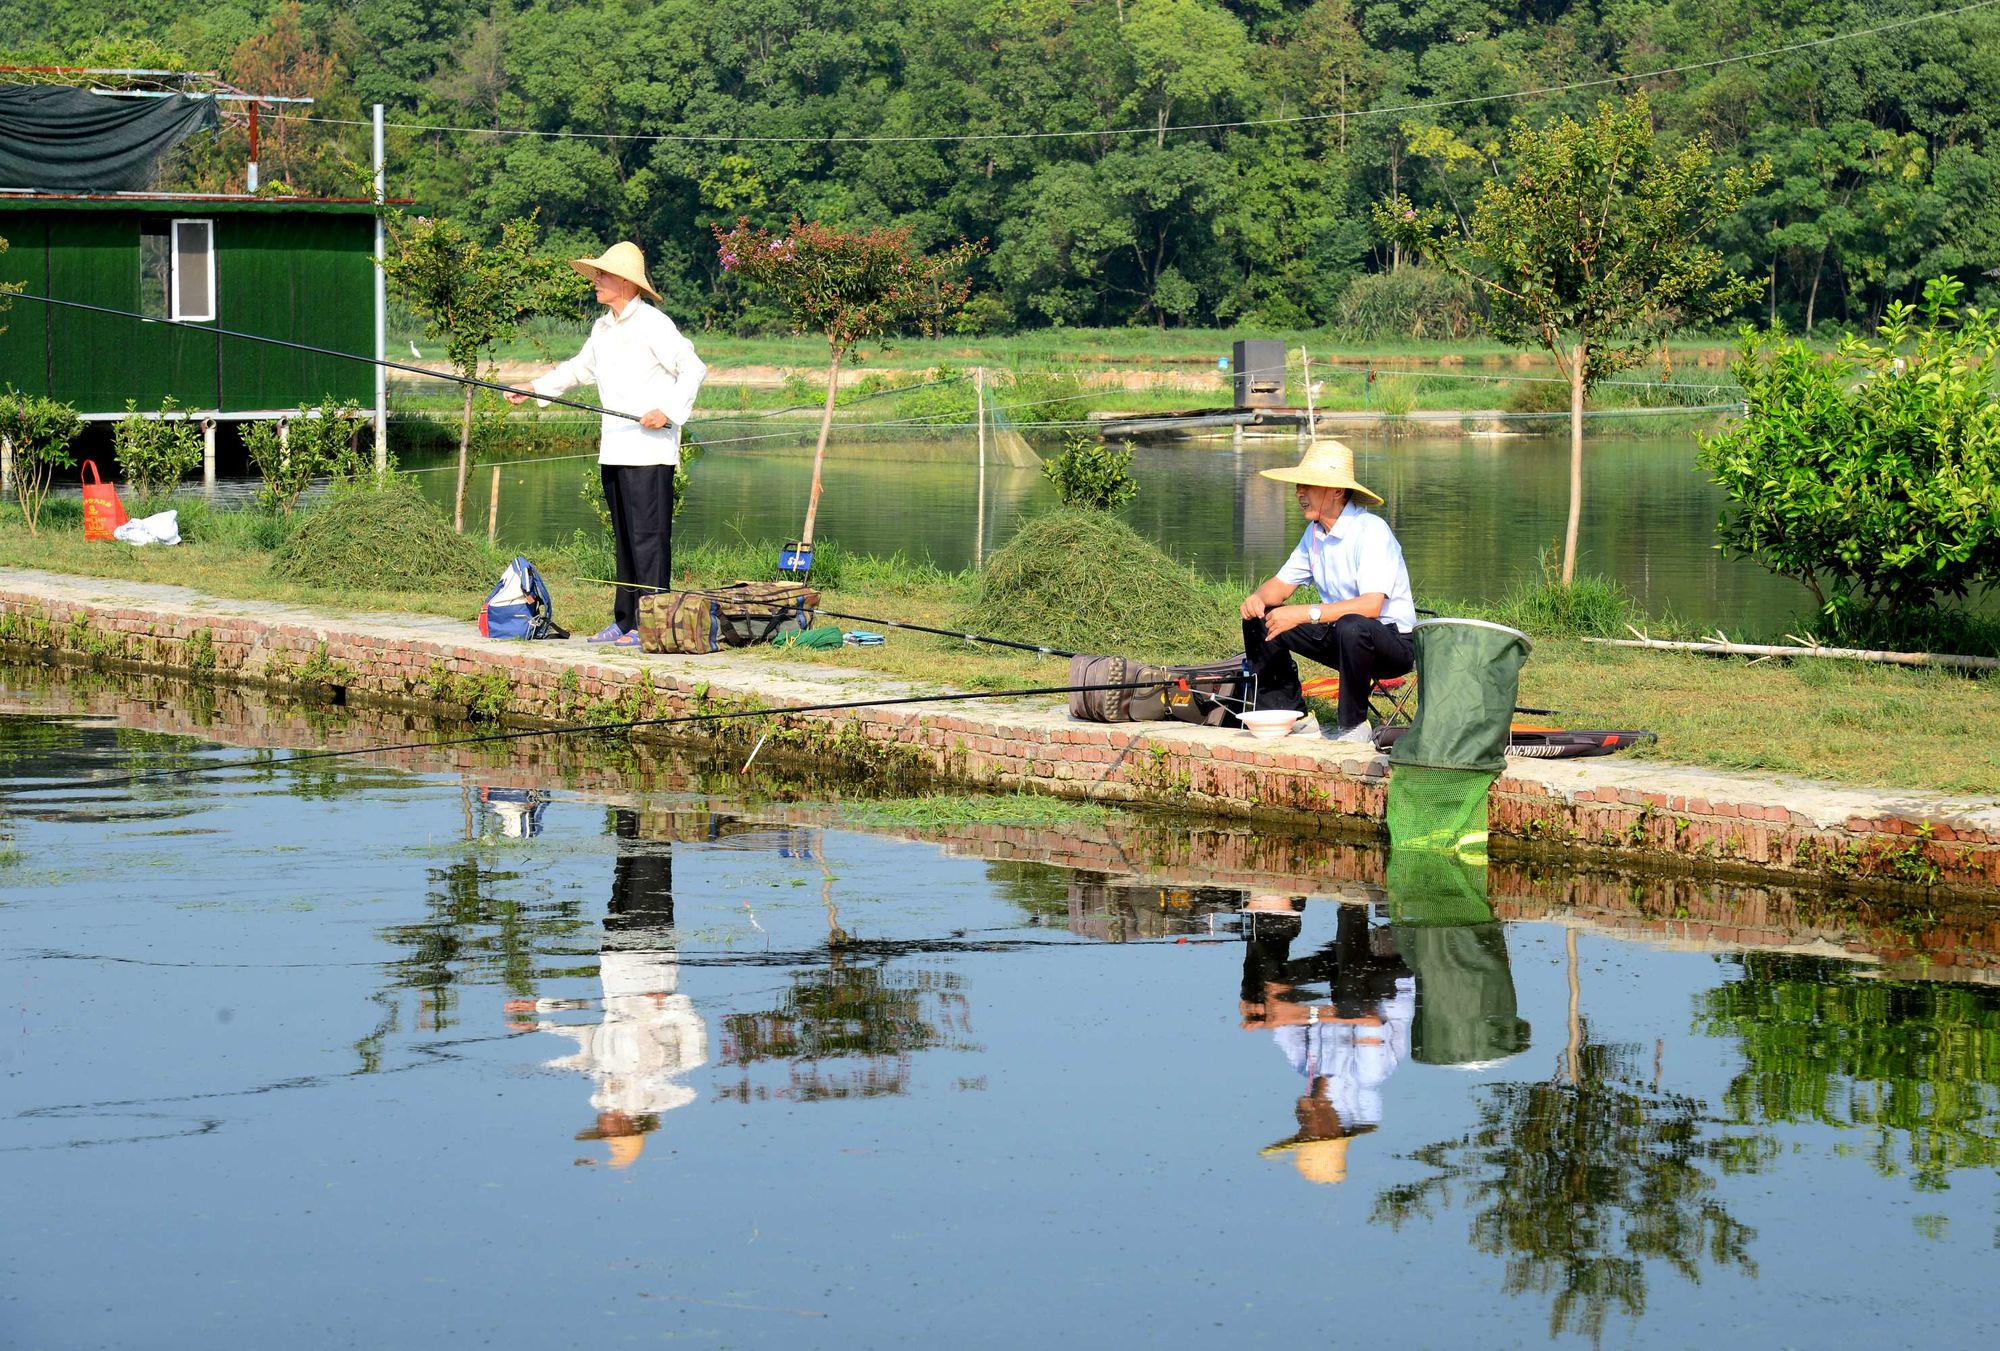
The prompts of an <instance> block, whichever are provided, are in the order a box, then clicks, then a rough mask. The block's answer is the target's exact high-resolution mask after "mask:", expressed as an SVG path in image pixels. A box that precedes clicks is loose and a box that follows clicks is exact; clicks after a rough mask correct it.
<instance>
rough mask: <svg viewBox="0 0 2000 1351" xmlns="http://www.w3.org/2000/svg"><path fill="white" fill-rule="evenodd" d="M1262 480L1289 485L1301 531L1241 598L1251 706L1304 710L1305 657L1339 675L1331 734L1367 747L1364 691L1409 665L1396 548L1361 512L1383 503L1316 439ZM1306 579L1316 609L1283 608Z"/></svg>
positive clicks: (1409, 621) (1330, 444)
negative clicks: (1253, 689)
mask: <svg viewBox="0 0 2000 1351" xmlns="http://www.w3.org/2000/svg"><path fill="white" fill-rule="evenodd" d="M1262 473H1263V475H1264V477H1265V478H1270V479H1277V480H1278V481H1279V482H1281V483H1290V484H1293V485H1295V487H1296V491H1297V495H1298V500H1299V510H1300V511H1302V512H1304V513H1305V517H1306V532H1305V534H1304V535H1303V536H1301V537H1300V539H1299V543H1298V547H1297V548H1295V549H1293V550H1292V556H1291V557H1290V558H1288V559H1286V560H1285V565H1284V566H1283V567H1281V568H1279V569H1278V571H1277V574H1276V575H1275V576H1273V577H1272V578H1271V580H1269V581H1268V582H1265V583H1264V584H1263V585H1262V586H1260V587H1258V588H1257V589H1256V590H1255V591H1252V592H1251V593H1250V594H1249V595H1248V596H1245V597H1244V598H1243V605H1242V614H1243V657H1244V664H1245V665H1246V666H1248V667H1249V669H1250V671H1251V673H1252V674H1253V675H1255V676H1256V677H1257V707H1259V708H1289V709H1296V710H1299V711H1301V712H1303V711H1304V709H1305V706H1306V703H1305V696H1304V695H1303V694H1302V693H1300V690H1299V668H1298V664H1297V663H1296V662H1294V661H1293V660H1292V654H1293V653H1297V654H1299V655H1300V656H1304V657H1311V658H1312V659H1313V660H1314V661H1318V662H1323V663H1325V664H1326V665H1328V666H1331V667H1333V668H1334V669H1335V670H1337V671H1339V672H1340V703H1339V706H1338V709H1339V711H1338V712H1337V714H1336V715H1335V719H1334V722H1335V726H1334V731H1333V735H1334V737H1335V738H1336V739H1338V740H1341V741H1367V740H1369V738H1370V735H1371V733H1370V729H1369V727H1368V690H1369V687H1370V686H1372V685H1373V684H1374V683H1375V682H1376V681H1377V680H1382V679H1386V678H1388V677H1390V676H1399V675H1403V674H1406V673H1407V672H1408V671H1409V669H1410V667H1411V666H1412V665H1413V664H1414V662H1415V660H1416V657H1415V652H1414V649H1413V648H1412V647H1411V645H1410V632H1411V630H1413V629H1414V628H1415V627H1416V624H1417V609H1416V603H1415V602H1414V601H1413V600H1412V599H1411V596H1410V574H1409V570H1408V569H1407V568H1405V567H1404V566H1403V547H1402V545H1400V544H1398V543H1397V542H1396V536H1395V532H1394V531H1392V530H1390V529H1389V523H1388V522H1387V521H1385V520H1383V519H1382V518H1381V517H1380V516H1376V515H1373V514H1371V513H1370V512H1368V511H1366V510H1364V505H1365V506H1375V507H1379V506H1381V505H1382V499H1381V498H1379V497H1377V496H1376V495H1375V494H1374V493H1372V492H1369V491H1368V489H1366V488H1364V487H1362V486H1361V485H1360V484H1359V483H1357V482H1356V481H1355V478H1354V452H1353V451H1351V450H1349V449H1348V448H1347V447H1346V446H1344V445H1342V444H1341V443H1340V442H1338V441H1334V440H1330V439H1326V438H1321V439H1320V440H1317V441H1314V442H1313V443H1312V445H1311V446H1310V447H1309V448H1308V449H1307V451H1306V454H1305V458H1304V459H1303V460H1301V461H1300V462H1299V464H1298V467H1297V468H1294V469H1266V470H1263V471H1262ZM1308 582H1310V583H1312V584H1313V586H1314V587H1315V588H1317V590H1318V591H1319V603H1318V604H1316V605H1287V604H1285V603H1284V602H1285V601H1286V600H1287V598H1289V597H1290V596H1291V594H1292V592H1293V591H1294V590H1296V589H1297V588H1299V587H1301V586H1304V585H1305V584H1306V583H1308Z"/></svg>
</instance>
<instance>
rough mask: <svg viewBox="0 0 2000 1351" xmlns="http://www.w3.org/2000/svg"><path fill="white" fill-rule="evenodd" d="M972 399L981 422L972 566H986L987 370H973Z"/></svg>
mask: <svg viewBox="0 0 2000 1351" xmlns="http://www.w3.org/2000/svg"><path fill="white" fill-rule="evenodd" d="M972 398H973V403H974V406H975V407H976V408H977V410H978V412H977V417H978V420H979V510H978V512H977V513H976V514H975V516H974V520H973V527H972V528H973V531H974V535H973V539H972V566H973V567H974V568H975V569H978V568H982V567H985V566H986V369H985V367H983V366H974V367H973V368H972Z"/></svg>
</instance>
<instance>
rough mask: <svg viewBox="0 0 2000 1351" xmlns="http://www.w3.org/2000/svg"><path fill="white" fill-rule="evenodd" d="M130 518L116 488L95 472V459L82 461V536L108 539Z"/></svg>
mask: <svg viewBox="0 0 2000 1351" xmlns="http://www.w3.org/2000/svg"><path fill="white" fill-rule="evenodd" d="M130 519H131V518H130V517H128V516H127V515H126V514H125V504H124V503H123V502H120V501H119V500H118V489H117V488H116V487H114V486H112V485H111V484H109V483H106V482H105V481H104V479H103V478H102V476H100V475H99V474H98V472H97V461H95V460H85V461H84V462H83V537H84V538H85V539H107V540H108V539H110V538H112V536H113V533H114V532H115V531H116V530H117V529H118V527H119V526H121V525H123V524H125V522H126V521H128V520H130Z"/></svg>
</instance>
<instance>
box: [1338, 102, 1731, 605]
mask: <svg viewBox="0 0 2000 1351" xmlns="http://www.w3.org/2000/svg"><path fill="white" fill-rule="evenodd" d="M1406 130H1408V129H1406ZM1420 143H1421V144H1422V145H1424V146H1425V147H1427V148H1428V149H1429V150H1430V152H1431V153H1432V154H1433V157H1434V158H1439V159H1442V160H1447V161H1449V162H1451V163H1452V164H1463V163H1465V162H1468V161H1476V160H1478V159H1480V158H1481V155H1480V152H1478V151H1470V152H1469V153H1467V151H1468V149H1469V148H1467V147H1464V146H1463V145H1462V144H1459V143H1456V142H1455V141H1454V139H1453V138H1451V137H1449V136H1443V137H1440V136H1436V135H1432V136H1430V137H1428V138H1425V139H1423V140H1422V141H1421V142H1420ZM1497 149H1498V150H1499V152H1500V153H1498V154H1497V155H1496V156H1492V157H1490V162H1492V163H1493V164H1495V165H1496V166H1498V167H1496V168H1495V170H1494V172H1493V173H1492V174H1491V176H1490V177H1488V178H1487V179H1486V180H1485V181H1484V182H1483V183H1482V184H1481V186H1480V190H1479V196H1478V198H1477V200H1476V201H1475V203H1474V205H1473V207H1472V211H1471V214H1470V215H1469V216H1465V217H1460V216H1459V215H1458V214H1456V213H1455V212H1453V211H1450V210H1447V209H1446V208H1444V207H1441V206H1432V207H1426V208H1424V209H1422V210H1419V209H1418V208H1416V207H1414V206H1412V205H1411V204H1410V201H1409V199H1408V198H1407V197H1403V196H1400V195H1398V196H1395V197H1391V198H1390V199H1388V200H1387V201H1384V202H1380V203H1378V204H1377V205H1376V207H1375V220H1376V224H1377V225H1378V226H1379V227H1380V228H1381V230H1382V233H1383V234H1384V235H1386V236H1387V237H1388V238H1389V240H1390V241H1391V242H1392V243H1395V244H1398V245H1400V246H1403V247H1406V248H1409V249H1411V250H1413V251H1415V252H1417V253H1419V254H1421V255H1422V256H1423V257H1425V258H1426V259H1428V260H1429V261H1430V262H1432V263H1434V264H1435V265H1436V266H1438V267H1440V268H1443V269H1444V270H1445V271H1446V272H1449V273H1451V274H1453V275H1454V276H1458V277H1461V278H1463V279H1464V280H1466V281H1467V282H1469V283H1471V284H1472V285H1473V286H1474V287H1476V288H1477V289H1478V290H1479V292H1480V293H1481V295H1482V296H1483V298H1484V299H1485V301H1486V307H1487V317H1486V325H1487V328H1488V329H1489V330H1491V331H1492V333H1493V335H1494V336H1495V337H1497V338H1499V339H1500V340H1501V341H1502V342H1508V343H1515V344H1519V345H1523V346H1526V345H1529V344H1533V345H1535V346H1539V347H1541V348H1542V349H1544V350H1545V351H1547V352H1548V353H1549V355H1550V356H1552V357H1553V358H1555V363H1556V367H1557V369H1558V370H1560V371H1561V372H1562V374H1563V376H1564V377H1565V378H1566V379H1567V380H1568V381H1569V387H1570V398H1569V404H1570V428H1569V444H1570V461H1569V517H1568V521H1567V523H1566V524H1565V526H1564V529H1563V555H1562V582H1563V585H1565V586H1567V585H1569V583H1570V581H1571V580H1572V579H1573V578H1574V577H1575V576H1576V535H1577V525H1578V522H1579V521H1580V520H1581V519H1582V516H1583V401H1584V396H1585V395H1586V394H1587V393H1589V391H1590V387H1591V386H1592V385H1593V384H1595V383H1596V382H1597V381H1599V380H1602V379H1604V378H1605V377H1607V376H1609V375H1613V374H1615V373H1617V372H1618V371H1622V370H1627V369H1630V368H1631V367H1633V366H1636V365H1638V364H1639V363H1640V362H1641V361H1643V360H1644V359H1645V357H1646V354H1647V353H1648V352H1649V351H1651V350H1652V349H1653V348H1655V347H1658V346H1659V345H1660V344H1661V343H1662V342H1663V341H1664V340H1665V339H1666V338H1667V337H1668V336H1669V335H1670V334H1672V333H1674V332H1676V331H1678V330H1681V329H1686V328H1690V327H1695V326H1699V325H1702V324H1707V323H1711V322H1713V321H1714V320H1716V319H1718V318H1720V317H1721V316H1723V315H1725V314H1728V313H1729V312H1730V311H1731V310H1732V309H1733V308H1735V307H1736V306H1737V305H1738V304H1740V303H1741V302H1742V301H1744V300H1745V299H1747V298H1748V297H1749V296H1750V295H1751V294H1752V292H1753V291H1754V289H1755V288H1754V286H1753V285H1752V284H1751V283H1750V282H1749V281H1747V280H1745V279H1744V278H1743V277H1742V276H1741V275H1739V274H1738V273H1736V272H1734V271H1731V270H1730V268H1729V267H1728V266H1727V264H1726V263H1725V261H1724V259H1723V256H1722V254H1721V252H1720V251H1718V250H1717V249H1715V248H1714V247H1712V246H1711V245H1710V244H1709V243H1708V242H1707V240H1708V238H1709V236H1710V235H1711V234H1713V232H1714V230H1715V228H1716V227H1717V226H1718V225H1719V224H1721V223H1722V222H1723V221H1724V220H1726V219H1728V218H1729V217H1730V216H1731V215H1733V214H1734V213H1735V212H1736V210H1737V208H1738V207H1740V206H1741V205H1742V204H1743V201H1744V199H1745V198H1747V197H1748V196H1749V195H1750V194H1751V193H1752V192H1754V191H1756V190H1757V189H1758V188H1759V187H1761V186H1762V185H1763V183H1764V182H1765V180H1766V179H1768V178H1769V176H1770V169H1769V167H1768V166H1767V165H1764V164H1762V163H1757V164H1753V165H1750V166H1748V167H1737V168H1732V169H1728V170H1726V171H1724V172H1722V173H1720V174H1717V173H1715V172H1713V162H1714V158H1715V155H1714V151H1713V150H1712V149H1711V148H1710V146H1709V143H1708V141H1707V138H1706V137H1705V136H1697V137H1695V138H1694V139H1693V140H1690V141H1688V142H1686V143H1684V144H1683V145H1681V146H1680V147H1679V148H1678V149H1676V150H1671V151H1670V150H1668V149H1666V148H1664V147H1663V146H1661V145H1660V144H1659V143H1658V141H1657V139H1656V138H1655V135H1654V131H1653V117H1652V112H1651V110H1650V109H1649V107H1648V106H1647V103H1646V98H1645V96H1644V95H1643V94H1635V95H1633V96H1632V97H1631V98H1629V99H1627V100H1626V101H1625V102H1624V103H1623V104H1612V103H1600V104H1599V105H1598V106H1597V113H1596V115H1595V116H1593V117H1592V118H1591V119H1590V121H1588V122H1577V121H1575V120H1574V119H1572V118H1570V117H1568V116H1563V117H1558V118H1556V119H1555V120H1553V121H1551V122H1549V123H1547V124H1545V125H1543V126H1539V127H1534V126H1529V125H1528V124H1527V123H1525V122H1522V121H1516V122H1515V123H1514V124H1513V126H1512V128H1511V129H1510V130H1509V131H1508V133H1507V135H1506V138H1505V142H1504V145H1503V146H1501V147H1498V148H1497Z"/></svg>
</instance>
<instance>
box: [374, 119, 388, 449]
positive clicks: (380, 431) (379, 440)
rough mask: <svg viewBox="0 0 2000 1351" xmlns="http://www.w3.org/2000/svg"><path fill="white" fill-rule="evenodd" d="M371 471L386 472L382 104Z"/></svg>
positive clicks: (377, 182)
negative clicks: (373, 439)
mask: <svg viewBox="0 0 2000 1351" xmlns="http://www.w3.org/2000/svg"><path fill="white" fill-rule="evenodd" d="M374 119H375V473H376V475H377V477H380V476H381V475H383V474H386V473H387V472H388V471H389V380H388V371H389V368H388V367H387V366H384V365H383V364H382V358H383V357H385V356H386V355H388V341H389V331H388V330H389V280H388V274H386V273H385V272H383V271H382V262H383V259H385V258H386V257H387V256H388V255H387V254H386V253H385V252H384V249H383V242H384V241H383V233H384V227H383V224H382V212H383V210H384V209H385V204H386V203H387V201H388V177H387V174H386V172H385V170H384V168H383V157H382V105H381V104H379V103H378V104H376V105H375V112H374Z"/></svg>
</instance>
